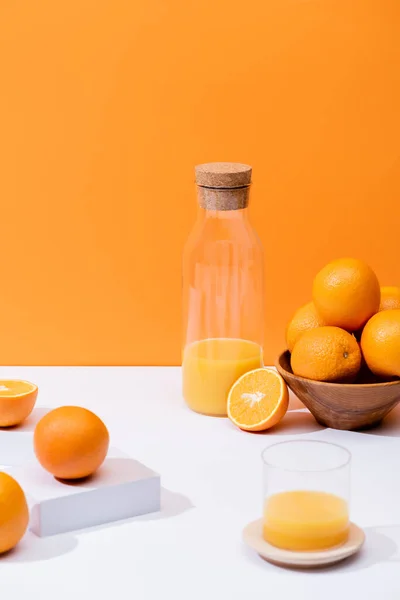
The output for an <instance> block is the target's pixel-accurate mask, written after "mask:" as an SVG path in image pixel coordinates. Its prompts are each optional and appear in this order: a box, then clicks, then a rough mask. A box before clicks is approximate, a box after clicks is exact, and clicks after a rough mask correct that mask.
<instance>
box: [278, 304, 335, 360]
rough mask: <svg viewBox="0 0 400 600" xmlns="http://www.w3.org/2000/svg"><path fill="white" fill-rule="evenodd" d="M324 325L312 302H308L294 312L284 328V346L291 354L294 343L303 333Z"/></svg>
mask: <svg viewBox="0 0 400 600" xmlns="http://www.w3.org/2000/svg"><path fill="white" fill-rule="evenodd" d="M323 325H326V323H325V322H324V320H323V319H322V317H320V315H319V314H318V312H317V309H316V308H315V305H314V302H308V303H307V304H304V306H301V307H300V308H298V309H297V310H296V312H295V313H294V315H293V317H292V319H291V320H290V322H289V323H288V325H287V327H286V336H285V337H286V344H287V347H288V349H289V351H290V352H292V350H293V348H294V345H295V343H296V342H297V340H298V339H299V338H300V336H301V335H303V333H304V332H305V331H308V330H309V329H314V328H315V327H322V326H323Z"/></svg>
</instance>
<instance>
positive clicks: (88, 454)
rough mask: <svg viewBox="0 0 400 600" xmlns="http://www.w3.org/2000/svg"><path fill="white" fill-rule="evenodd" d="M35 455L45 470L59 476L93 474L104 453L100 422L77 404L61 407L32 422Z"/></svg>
mask: <svg viewBox="0 0 400 600" xmlns="http://www.w3.org/2000/svg"><path fill="white" fill-rule="evenodd" d="M33 442H34V449H35V454H36V457H37V459H38V461H39V462H40V464H41V465H42V467H43V468H44V469H46V471H49V473H51V474H52V475H54V476H55V477H58V478H59V479H80V478H82V477H87V476H88V475H91V474H92V473H94V472H95V471H96V470H97V469H98V468H99V467H100V465H101V464H102V463H103V461H104V459H105V457H106V456H107V452H108V445H109V434H108V431H107V428H106V426H105V425H104V423H103V421H102V420H101V419H99V417H98V416H97V415H95V414H94V413H93V412H91V411H90V410H87V409H86V408H82V407H80V406H61V407H60V408H56V409H55V410H52V411H51V412H49V413H47V414H46V415H45V416H44V417H42V419H41V420H40V421H39V423H38V424H37V425H36V428H35V432H34V437H33Z"/></svg>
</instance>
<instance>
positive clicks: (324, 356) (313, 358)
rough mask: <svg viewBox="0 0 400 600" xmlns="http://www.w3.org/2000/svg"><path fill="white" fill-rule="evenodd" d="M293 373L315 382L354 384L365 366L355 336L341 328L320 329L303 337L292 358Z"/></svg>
mask: <svg viewBox="0 0 400 600" xmlns="http://www.w3.org/2000/svg"><path fill="white" fill-rule="evenodd" d="M291 366H292V370H293V373H294V374H295V375H299V376H300V377H305V378H307V379H313V380H315V381H330V382H337V383H345V382H352V381H354V380H355V378H356V377H357V374H358V372H359V370H360V367H361V351H360V347H359V344H358V342H357V340H356V339H355V337H354V336H352V335H351V334H350V333H348V332H347V331H345V330H344V329H340V328H339V327H332V326H326V327H319V328H317V329H311V330H310V331H307V332H306V333H304V334H303V335H302V337H301V338H300V339H299V341H298V342H297V344H296V345H295V347H294V349H293V352H292V355H291Z"/></svg>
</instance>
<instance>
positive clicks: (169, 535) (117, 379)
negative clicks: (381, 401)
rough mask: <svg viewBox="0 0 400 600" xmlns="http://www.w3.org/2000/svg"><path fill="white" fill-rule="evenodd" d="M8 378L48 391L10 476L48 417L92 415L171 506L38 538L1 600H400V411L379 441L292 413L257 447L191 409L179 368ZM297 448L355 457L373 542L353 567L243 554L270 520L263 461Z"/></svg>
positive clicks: (16, 370)
mask: <svg viewBox="0 0 400 600" xmlns="http://www.w3.org/2000/svg"><path fill="white" fill-rule="evenodd" d="M6 377H10V378H21V379H28V380H30V381H33V382H35V383H36V384H37V385H38V386H39V397H38V403H37V408H36V409H35V412H34V413H33V416H32V418H30V419H29V421H28V422H27V423H26V425H24V426H23V427H22V428H20V429H17V430H14V431H8V432H6V433H5V435H7V436H9V438H8V439H9V444H7V445H6V448H7V452H4V450H3V451H2V452H3V456H2V457H0V463H3V464H10V462H12V461H17V462H18V461H19V460H23V457H24V453H27V452H30V447H31V445H30V444H31V438H32V430H33V427H34V424H35V421H36V420H37V418H38V417H40V415H41V414H43V413H44V409H45V408H50V407H56V406H58V405H62V404H79V405H81V406H85V407H87V408H90V409H92V410H94V411H96V412H97V413H98V415H99V416H100V417H101V418H103V419H104V421H105V423H106V424H107V426H108V428H109V431H110V434H111V443H112V444H113V445H114V446H117V447H118V448H120V449H121V450H122V451H124V452H127V453H128V454H130V455H131V456H133V457H134V458H136V459H138V460H140V461H142V462H143V463H145V464H146V465H148V466H149V467H150V468H152V469H154V470H156V471H158V472H159V473H160V474H161V481H162V486H163V506H162V511H161V513H157V514H153V515H147V516H144V517H137V518H135V519H132V520H130V521H125V522H120V523H114V524H111V525H107V526H104V527H98V528H94V529H90V530H85V531H79V532H74V533H73V534H65V535H60V536H56V537H52V538H43V539H41V538H37V537H36V536H35V535H33V534H31V533H28V534H27V535H26V537H25V538H24V539H23V541H22V542H21V543H20V545H19V546H18V547H17V548H16V549H15V550H14V551H13V552H11V553H9V554H8V555H5V556H3V557H2V558H1V559H0V597H1V598H2V599H3V598H4V600H14V599H18V600H20V599H26V600H36V599H37V600H39V599H40V600H54V599H56V600H67V599H68V600H80V599H81V598H82V599H83V598H86V599H90V600H91V599H92V598H93V599H96V600H103V599H104V600H105V599H110V598H112V600H119V599H121V600H125V599H133V600H142V599H143V600H156V599H161V598H162V599H167V600H169V599H171V600H197V599H205V600H214V599H215V600H217V599H218V600H236V599H243V600H252V599H255V600H258V599H260V600H261V599H263V600H264V599H269V600H281V599H285V600H286V599H288V600H289V599H292V598H296V600H298V599H303V598H304V599H307V600H309V599H313V600H314V599H315V600H331V599H335V600H350V599H351V600H352V599H353V598H357V599H358V598H360V599H363V600H365V599H371V600H372V599H374V600H376V599H379V600H399V599H400V549H399V545H400V437H399V436H400V412H399V411H397V410H396V411H394V412H393V413H392V414H391V415H390V416H389V417H388V418H387V420H386V422H385V424H384V425H383V426H382V427H381V428H380V429H377V430H375V431H371V432H370V433H362V434H361V433H352V432H339V431H334V430H330V429H324V428H322V427H320V426H318V424H317V423H316V422H315V421H314V419H313V418H312V416H311V415H310V414H309V413H308V412H307V411H305V410H302V411H300V412H299V411H298V410H297V411H296V410H291V411H290V412H288V413H287V415H286V417H285V419H284V421H283V422H282V423H281V424H280V425H279V426H278V427H277V428H276V429H275V430H274V431H271V432H270V433H267V434H248V433H244V432H241V431H239V430H238V429H236V428H235V427H234V426H233V425H232V424H231V423H230V422H229V421H228V420H227V419H215V418H209V417H202V416H199V415H197V414H194V413H192V412H191V411H190V410H189V409H187V408H186V407H185V405H184V403H183V400H182V397H181V391H180V369H179V368H171V367H145V368H141V367H132V368H128V367H107V368H99V367H89V368H86V367H77V368H66V367H65V368H55V367H51V368H45V367H35V368H28V367H13V368H5V367H2V368H0V378H6ZM41 407H43V408H41ZM3 433H4V432H2V434H3ZM292 438H302V439H308V438H309V439H321V440H330V441H335V442H338V443H340V444H343V445H345V446H346V447H347V448H349V449H350V450H351V452H352V455H353V469H352V505H351V513H352V514H351V517H352V520H354V521H355V522H356V523H357V524H358V525H360V526H362V527H364V528H365V532H366V535H367V541H366V546H365V549H364V550H363V552H362V553H361V554H360V555H358V556H357V557H355V558H353V559H350V561H349V562H346V563H344V564H342V565H340V566H336V567H331V568H325V569H322V570H319V571H316V572H315V571H314V572H302V571H294V570H287V569H282V568H279V567H274V566H272V565H270V564H268V563H266V562H264V561H263V560H262V559H261V558H259V557H258V556H257V555H255V554H254V553H253V552H252V551H250V550H249V549H247V548H246V547H245V546H244V544H243V542H242V529H243V527H244V525H245V524H246V523H248V522H249V521H251V520H254V519H257V518H259V516H260V513H261V481H262V478H261V474H262V471H261V459H260V453H261V451H262V449H263V448H264V447H265V446H267V445H269V444H270V443H273V442H276V441H278V440H281V441H283V440H285V439H292ZM2 447H3V448H4V444H3V445H2Z"/></svg>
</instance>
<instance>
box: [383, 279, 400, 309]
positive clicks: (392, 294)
mask: <svg viewBox="0 0 400 600" xmlns="http://www.w3.org/2000/svg"><path fill="white" fill-rule="evenodd" d="M396 308H400V287H398V286H395V285H393V286H383V287H381V303H380V305H379V310H394V309H396Z"/></svg>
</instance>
